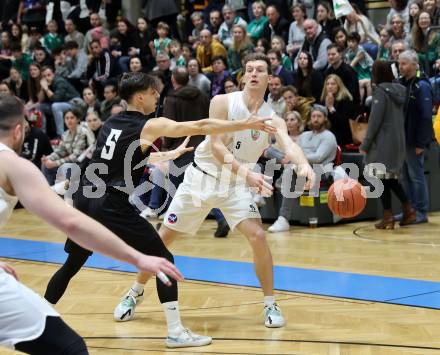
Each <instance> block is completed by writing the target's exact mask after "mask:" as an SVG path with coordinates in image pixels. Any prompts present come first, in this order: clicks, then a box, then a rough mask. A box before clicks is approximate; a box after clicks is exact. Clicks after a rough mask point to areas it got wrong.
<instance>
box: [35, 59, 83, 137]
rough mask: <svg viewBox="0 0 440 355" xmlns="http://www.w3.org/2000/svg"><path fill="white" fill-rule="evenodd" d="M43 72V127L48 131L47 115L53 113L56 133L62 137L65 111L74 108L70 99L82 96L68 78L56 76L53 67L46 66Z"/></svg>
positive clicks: (41, 82) (41, 107)
mask: <svg viewBox="0 0 440 355" xmlns="http://www.w3.org/2000/svg"><path fill="white" fill-rule="evenodd" d="M41 74H42V76H43V78H42V79H41V81H40V85H41V93H42V96H43V97H42V100H40V102H41V103H40V109H41V111H42V112H43V113H44V117H43V127H42V129H43V131H44V132H46V129H47V115H50V114H52V116H53V119H54V121H55V126H56V134H57V136H58V137H61V136H62V134H63V132H64V119H63V115H64V112H65V111H67V110H69V109H71V108H72V104H71V103H70V100H72V99H73V98H77V97H80V95H79V93H78V91H76V90H75V88H74V87H73V86H72V85H71V84H70V83H69V82H68V81H67V80H66V79H64V78H61V77H59V76H55V74H54V72H53V69H52V68H50V67H44V68H43V69H42V71H41ZM80 118H81V117H80Z"/></svg>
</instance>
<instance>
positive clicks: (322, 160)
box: [268, 105, 337, 233]
mask: <svg viewBox="0 0 440 355" xmlns="http://www.w3.org/2000/svg"><path fill="white" fill-rule="evenodd" d="M327 116H328V111H327V109H326V108H325V107H324V106H321V105H314V106H313V109H312V113H311V119H310V131H307V132H304V133H302V134H301V135H300V136H299V139H298V145H299V146H300V147H301V148H302V150H303V152H304V155H305V156H306V158H307V160H308V161H309V163H310V164H319V165H322V166H325V165H328V164H331V163H332V162H333V160H334V159H335V156H336V149H337V143H336V138H335V136H334V135H333V133H332V132H330V131H329V127H330V123H329V120H328V118H327ZM286 169H291V168H289V167H286ZM292 170H293V169H292ZM289 175H290V174H286V173H284V174H283V178H282V182H281V194H282V195H283V197H282V202H281V208H280V211H279V216H278V218H277V220H276V221H275V223H274V224H273V225H271V226H270V227H269V228H268V231H269V232H271V233H277V232H285V231H288V230H289V228H290V225H289V219H290V218H291V215H292V211H293V197H290V198H289V196H288V195H290V194H291V193H292V192H294V190H295V185H296V175H295V172H294V171H292V175H291V179H288V177H290V176H289ZM287 180H291V181H287Z"/></svg>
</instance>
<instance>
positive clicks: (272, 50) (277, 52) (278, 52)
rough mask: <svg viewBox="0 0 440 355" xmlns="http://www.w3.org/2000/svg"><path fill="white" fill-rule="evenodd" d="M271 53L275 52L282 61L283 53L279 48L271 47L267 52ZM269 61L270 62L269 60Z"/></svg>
mask: <svg viewBox="0 0 440 355" xmlns="http://www.w3.org/2000/svg"><path fill="white" fill-rule="evenodd" d="M271 53H273V54H275V55H276V56H277V59H278V61H279V62H282V60H283V55H282V54H281V52H280V51H278V50H276V49H269V50H268V51H267V54H268V55H269V54H271ZM269 63H270V62H269Z"/></svg>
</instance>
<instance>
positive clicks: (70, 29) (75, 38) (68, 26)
mask: <svg viewBox="0 0 440 355" xmlns="http://www.w3.org/2000/svg"><path fill="white" fill-rule="evenodd" d="M64 29H65V30H66V32H67V35H66V36H65V37H64V43H66V45H67V43H68V42H71V41H72V42H75V43H77V44H78V47H77V48H78V49H79V50H84V49H85V48H84V40H85V38H84V35H83V34H82V33H81V32H78V31H77V30H76V25H75V23H74V22H73V21H72V20H71V19H66V20H65V21H64Z"/></svg>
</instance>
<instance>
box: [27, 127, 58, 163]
mask: <svg viewBox="0 0 440 355" xmlns="http://www.w3.org/2000/svg"><path fill="white" fill-rule="evenodd" d="M25 122H26V125H25V136H24V141H23V148H22V150H21V156H22V157H23V158H25V159H27V160H29V161H31V162H32V163H34V164H35V165H36V166H37V168H38V169H41V158H42V157H43V156H48V155H50V154H52V152H53V149H52V145H51V144H50V140H49V137H48V136H47V135H46V134H45V133H44V132H43V131H42V130H41V129H39V128H37V127H35V126H34V125H33V124H31V123H29V122H28V121H25Z"/></svg>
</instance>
